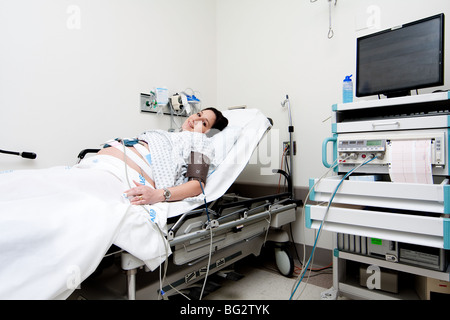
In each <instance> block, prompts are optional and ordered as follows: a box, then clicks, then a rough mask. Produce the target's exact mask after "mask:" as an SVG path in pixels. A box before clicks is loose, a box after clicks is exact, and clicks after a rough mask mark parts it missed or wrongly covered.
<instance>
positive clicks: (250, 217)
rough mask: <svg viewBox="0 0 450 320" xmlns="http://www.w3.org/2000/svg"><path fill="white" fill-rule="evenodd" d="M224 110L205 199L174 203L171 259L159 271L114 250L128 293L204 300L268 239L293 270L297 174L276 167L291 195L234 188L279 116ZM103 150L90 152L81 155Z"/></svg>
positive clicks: (283, 266)
mask: <svg viewBox="0 0 450 320" xmlns="http://www.w3.org/2000/svg"><path fill="white" fill-rule="evenodd" d="M223 113H224V115H225V116H226V117H227V118H228V119H229V125H228V127H227V128H226V129H225V130H224V131H223V132H221V133H219V134H217V135H215V136H214V138H213V139H216V143H215V145H216V158H217V159H219V160H218V162H219V163H218V167H217V168H216V169H215V171H213V172H212V173H211V174H210V176H209V177H208V182H207V184H206V187H205V200H204V201H203V203H202V202H198V201H191V202H190V201H180V202H177V203H171V204H170V206H171V207H172V208H171V210H170V213H169V214H168V217H167V231H166V234H165V237H166V239H167V241H168V247H170V249H168V248H166V249H168V251H167V252H165V253H164V252H163V254H166V255H167V256H166V259H165V262H164V264H162V265H161V266H160V270H159V272H158V270H155V271H153V272H149V271H150V270H149V268H147V266H146V263H145V262H144V261H142V260H140V259H139V258H137V257H135V256H134V255H133V254H131V253H129V252H127V251H125V250H122V249H121V248H119V247H117V246H113V247H112V248H111V249H110V251H109V252H108V253H107V255H106V257H108V258H109V259H111V257H114V259H115V260H117V261H120V268H121V269H122V270H123V273H125V274H126V279H127V281H126V283H127V286H126V290H125V291H126V293H125V292H123V294H124V297H127V298H128V299H131V300H133V299H136V298H138V299H166V298H170V297H171V296H173V295H176V294H179V293H180V292H183V293H187V292H190V294H191V297H200V298H201V296H202V294H203V290H202V292H201V293H200V295H199V284H201V283H203V284H204V283H206V282H204V280H205V278H207V277H209V276H211V275H212V274H215V273H220V274H224V270H227V269H228V268H229V267H230V266H231V265H233V264H234V263H235V262H237V261H239V260H241V259H243V258H245V257H247V256H249V255H254V256H259V255H260V253H261V249H262V247H263V246H264V244H265V243H266V242H267V241H270V242H271V243H274V244H275V245H274V250H275V257H276V260H277V266H278V268H279V270H280V272H281V273H282V274H284V275H285V276H290V275H291V274H292V272H293V268H294V265H293V261H292V258H291V256H290V254H289V251H288V249H287V246H286V244H288V242H289V237H288V235H287V233H286V232H285V231H284V230H283V229H282V226H284V225H286V224H289V223H291V222H293V221H295V217H296V211H295V210H296V208H297V206H298V205H299V204H300V203H301V202H300V201H297V200H295V199H294V196H293V191H292V190H293V189H292V188H293V187H292V178H291V177H290V176H289V175H288V174H287V173H286V172H284V171H282V170H275V172H274V173H276V174H281V175H283V176H284V177H285V179H286V181H287V191H286V192H281V193H277V194H270V195H267V196H261V197H257V198H248V197H242V196H239V195H236V194H233V193H227V191H228V190H229V188H230V187H231V186H232V184H233V183H234V181H235V180H236V178H237V177H238V176H239V174H240V173H241V172H242V170H243V169H244V168H245V166H246V165H247V164H248V162H249V160H250V157H251V156H252V153H253V152H254V150H255V148H257V146H258V144H259V143H260V141H261V139H262V138H263V137H264V136H265V134H266V133H267V132H268V130H270V128H271V126H272V123H271V120H270V119H267V118H266V117H265V116H264V115H263V114H262V113H261V112H260V111H258V110H256V109H242V110H241V109H240V110H228V111H224V112H223ZM96 151H97V150H95V149H87V150H83V151H82V152H81V153H80V155H79V158H80V159H82V158H84V157H85V156H86V154H88V153H91V152H96ZM162 251H164V249H162ZM102 285H106V286H108V285H109V284H106V283H102ZM82 287H83V284H82ZM113 290H114V289H113ZM196 294H197V295H196ZM83 297H85V298H86V293H84V295H83Z"/></svg>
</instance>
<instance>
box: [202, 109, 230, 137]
mask: <svg viewBox="0 0 450 320" xmlns="http://www.w3.org/2000/svg"><path fill="white" fill-rule="evenodd" d="M204 110H211V111H212V112H214V114H215V115H216V121H215V122H214V125H213V126H212V127H211V130H210V131H211V133H210V134H208V136H213V135H214V134H216V133H217V132H218V131H222V130H223V129H225V128H226V126H227V125H228V119H227V118H225V117H224V115H223V114H222V112H220V111H219V110H217V109H216V108H213V107H209V108H205V109H203V111H204ZM213 129H216V130H213Z"/></svg>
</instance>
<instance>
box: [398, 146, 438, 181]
mask: <svg viewBox="0 0 450 320" xmlns="http://www.w3.org/2000/svg"><path fill="white" fill-rule="evenodd" d="M390 163H391V164H390V166H389V174H390V176H391V181H393V182H409V183H426V184H432V183H433V175H432V168H431V140H397V141H396V140H393V141H391V146H390Z"/></svg>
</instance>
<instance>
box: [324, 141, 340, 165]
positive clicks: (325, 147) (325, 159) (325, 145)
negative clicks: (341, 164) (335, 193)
mask: <svg viewBox="0 0 450 320" xmlns="http://www.w3.org/2000/svg"><path fill="white" fill-rule="evenodd" d="M329 142H333V143H334V144H335V143H336V142H337V138H334V137H330V138H326V139H325V140H324V141H323V143H322V164H323V165H324V166H325V168H331V164H329V163H328V161H327V146H328V143H329Z"/></svg>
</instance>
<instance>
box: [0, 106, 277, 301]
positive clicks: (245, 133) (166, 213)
mask: <svg viewBox="0 0 450 320" xmlns="http://www.w3.org/2000/svg"><path fill="white" fill-rule="evenodd" d="M224 115H225V116H226V117H227V118H229V120H230V124H229V127H227V128H226V129H225V130H224V131H223V132H221V133H219V134H218V135H216V136H215V137H214V139H222V142H224V141H226V145H225V147H224V146H223V144H222V145H220V146H219V147H218V148H220V150H218V152H217V154H218V155H219V156H218V158H220V154H221V153H222V154H223V158H222V159H219V160H218V162H221V163H220V166H219V167H218V168H217V169H216V170H215V171H214V172H213V173H212V174H211V175H210V176H209V177H208V181H207V185H206V188H205V193H206V198H207V200H208V201H213V200H215V199H217V198H219V197H220V196H222V195H223V194H224V193H225V192H226V191H227V190H228V188H229V187H230V186H231V184H232V183H233V182H234V181H235V180H236V178H237V177H238V175H239V174H240V173H241V171H242V170H243V169H244V167H245V166H246V164H247V163H248V161H249V159H250V157H251V155H252V153H253V150H254V149H255V148H256V146H257V145H258V143H259V141H260V139H261V138H262V136H263V135H264V133H265V132H266V131H267V128H268V127H269V126H270V124H269V121H268V120H267V118H266V117H265V116H264V115H263V114H262V113H261V112H260V111H258V110H257V109H249V110H232V111H225V112H224ZM239 128H241V130H240V129H239ZM236 139H237V140H236ZM235 140H236V141H235ZM228 151H229V152H228ZM124 188H125V186H124V184H123V183H122V182H121V181H120V180H119V179H117V177H116V176H115V175H114V174H113V173H112V172H108V171H106V170H97V169H91V170H86V169H81V168H78V167H76V166H75V167H72V168H69V167H55V168H49V169H42V170H18V171H13V172H2V173H1V174H0V284H1V285H0V299H65V298H67V297H68V296H69V295H70V294H71V293H72V292H73V291H74V290H75V289H76V288H77V287H78V286H79V285H80V283H81V282H82V281H83V280H84V279H86V278H87V277H88V276H89V275H90V274H91V273H92V272H93V271H94V270H95V269H96V267H97V266H98V264H99V263H100V261H101V259H102V258H103V256H104V254H105V253H106V251H107V250H108V249H109V248H110V246H111V245H112V244H116V245H117V246H119V247H121V248H122V249H124V250H126V251H127V252H129V253H131V254H132V255H134V256H135V257H137V258H139V259H141V260H142V261H144V262H145V263H146V265H147V266H148V267H149V268H150V269H152V270H154V269H155V268H156V267H158V266H159V265H160V263H161V262H162V261H164V259H165V257H166V251H165V246H167V241H166V240H165V239H164V238H163V237H162V236H161V234H160V232H159V231H158V230H157V227H156V226H155V224H154V222H152V221H151V220H152V217H150V216H149V214H148V213H147V211H144V210H142V208H141V207H137V206H130V205H129V202H128V201H127V200H125V199H124V198H123V197H122V193H123V191H124ZM125 189H126V188H125ZM201 204H203V198H202V197H197V198H192V199H188V200H185V201H180V202H176V203H159V204H157V205H152V206H147V207H148V208H147V209H148V210H153V211H152V212H153V213H155V214H156V222H157V223H158V225H159V226H160V228H161V229H162V230H164V231H165V229H166V222H167V218H168V217H173V216H176V215H179V214H181V213H184V212H187V211H189V210H191V209H193V208H196V207H198V206H199V205H201ZM169 250H170V248H169Z"/></svg>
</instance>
